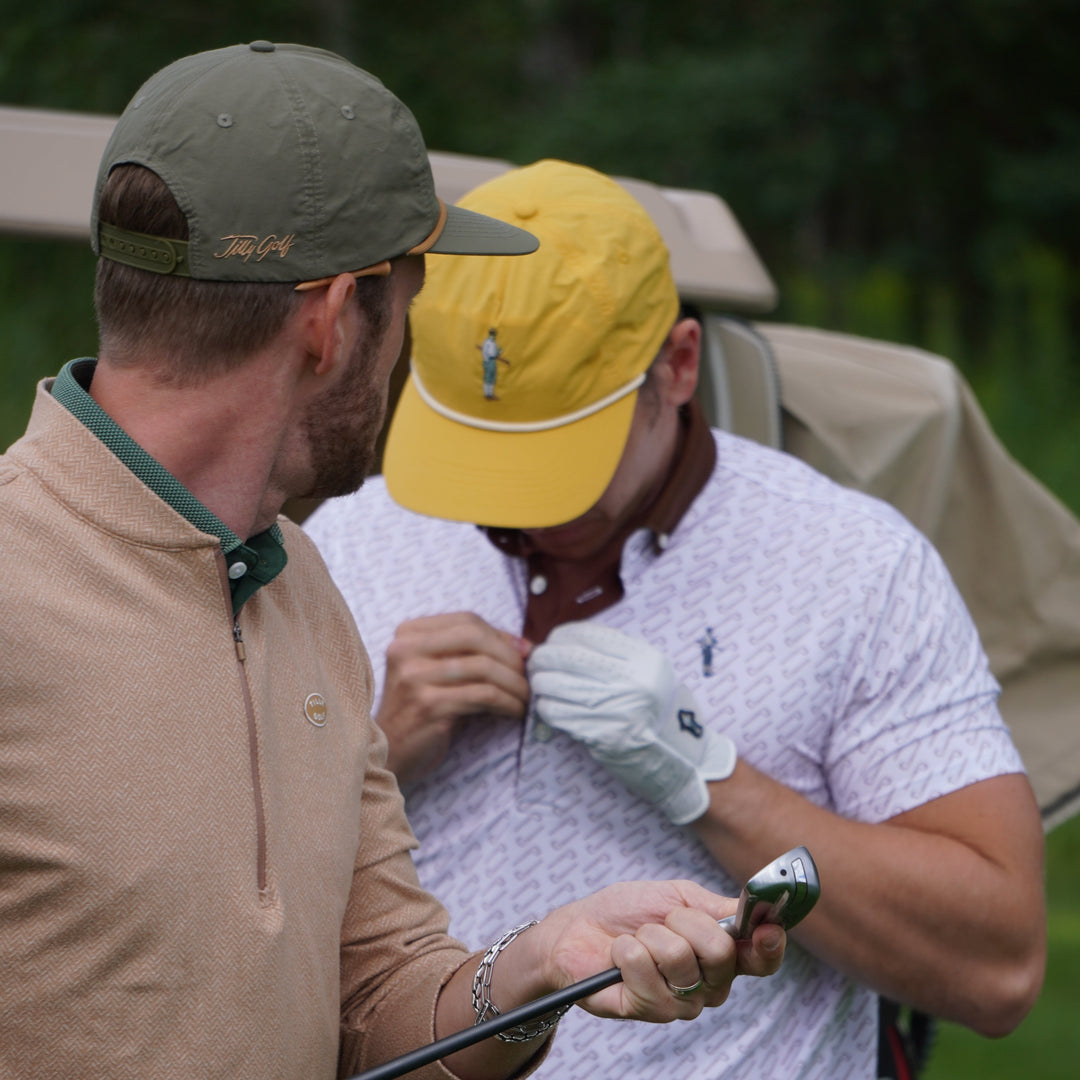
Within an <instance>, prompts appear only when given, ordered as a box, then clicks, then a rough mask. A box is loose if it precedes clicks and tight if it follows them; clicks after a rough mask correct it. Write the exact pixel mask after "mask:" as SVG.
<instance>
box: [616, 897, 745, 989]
mask: <svg viewBox="0 0 1080 1080" xmlns="http://www.w3.org/2000/svg"><path fill="white" fill-rule="evenodd" d="M705 918H706V919H707V918H708V916H705ZM636 937H637V939H638V941H640V942H641V943H642V944H643V945H644V946H645V948H646V949H648V951H649V954H650V955H651V956H652V958H653V962H654V963H655V965H656V967H657V970H658V971H659V972H660V974H661V975H662V976H663V978H664V983H665V988H666V989H667V991H668V993H671V994H674V995H675V996H676V997H680V998H682V997H686V996H688V995H690V994H693V993H697V992H698V991H700V990H701V989H702V988H703V986H704V973H703V971H702V968H701V965H700V964H699V962H698V955H697V953H696V951H695V949H694V946H693V944H692V943H691V942H690V941H688V940H687V939H686V938H685V937H683V936H682V935H681V934H678V933H676V932H675V931H674V930H672V929H671V928H670V927H667V926H660V925H657V924H655V923H650V924H647V925H645V926H643V927H641V929H640V930H639V931H638V932H637V935H636ZM732 966H733V965H732Z"/></svg>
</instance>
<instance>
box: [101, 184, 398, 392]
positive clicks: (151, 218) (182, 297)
mask: <svg viewBox="0 0 1080 1080" xmlns="http://www.w3.org/2000/svg"><path fill="white" fill-rule="evenodd" d="M98 216H99V218H100V220H101V221H103V222H106V223H108V224H110V225H117V226H119V227H120V228H123V229H128V230H130V231H132V232H141V233H148V234H150V235H152V236H163V237H167V238H168V239H173V240H187V239H188V224H187V219H186V217H185V216H184V213H183V211H182V210H181V209H180V206H179V205H178V204H177V202H176V199H175V198H174V197H173V195H172V192H171V191H169V189H168V187H167V186H166V185H165V183H164V181H162V179H161V178H160V177H159V176H158V175H157V174H156V173H154V172H153V171H151V170H150V169H147V168H145V167H144V166H141V165H118V166H117V167H116V168H114V169H113V170H112V172H110V173H109V177H108V179H107V180H106V182H105V184H104V187H103V188H102V192H101V198H100V200H99V203H98ZM303 297H304V294H303V293H300V292H297V291H296V290H295V288H294V286H293V285H292V284H288V283H286V284H281V283H275V282H243V281H199V280H196V279H193V278H187V277H177V276H174V275H166V274H157V273H154V272H153V271H150V270H140V269H138V268H136V267H133V266H127V265H125V264H123V263H119V262H116V261H114V260H112V259H108V258H100V259H99V260H98V266H97V277H96V280H95V284H94V308H95V311H96V313H97V322H98V335H99V339H100V349H101V352H102V353H103V354H105V355H106V356H107V357H108V358H109V360H110V361H111V362H113V363H116V364H119V365H121V366H124V365H129V364H132V363H135V362H137V361H139V360H140V359H141V358H145V357H148V356H149V357H154V358H155V359H156V360H158V361H159V367H158V372H157V373H158V374H159V375H160V376H161V377H163V378H165V379H168V380H169V381H170V382H172V383H175V384H178V385H184V384H187V385H190V384H193V383H199V382H202V381H203V380H205V379H207V378H209V377H212V376H214V375H220V374H223V373H224V372H226V371H228V370H230V369H232V368H235V367H239V366H241V365H242V364H243V363H244V361H245V360H247V359H248V358H249V357H250V356H252V355H253V354H254V353H255V352H256V351H258V350H259V349H261V348H262V347H264V346H265V345H267V344H268V343H269V342H270V341H272V340H273V339H274V337H275V336H276V335H277V334H278V333H280V332H281V330H282V328H283V327H284V325H285V323H286V322H287V321H288V319H289V318H290V316H291V315H293V313H294V312H295V311H297V309H298V308H299V306H300V304H301V303H303ZM356 297H357V301H358V303H359V304H360V306H361V307H362V308H363V310H364V312H365V314H366V316H367V321H368V328H369V335H370V339H371V340H372V341H375V342H377V341H379V340H381V338H382V335H383V333H384V332H385V330H386V327H387V325H388V324H389V319H390V300H391V292H390V288H389V279H388V278H385V277H368V278H359V279H357V282H356Z"/></svg>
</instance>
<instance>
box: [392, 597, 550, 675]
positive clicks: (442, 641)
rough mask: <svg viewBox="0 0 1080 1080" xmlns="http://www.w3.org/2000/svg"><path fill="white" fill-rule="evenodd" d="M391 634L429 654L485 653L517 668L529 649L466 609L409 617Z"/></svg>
mask: <svg viewBox="0 0 1080 1080" xmlns="http://www.w3.org/2000/svg"><path fill="white" fill-rule="evenodd" d="M394 636H395V639H402V640H403V641H407V642H408V643H409V645H410V646H411V647H412V648H413V650H414V651H417V652H423V653H425V654H426V655H429V656H443V655H453V654H455V653H469V652H478V653H486V654H488V655H490V656H492V657H494V658H496V659H499V660H501V661H502V662H503V663H505V664H507V665H509V666H511V667H521V666H522V661H523V656H524V655H525V654H527V653H528V651H529V648H530V646H529V644H528V642H526V641H525V640H524V639H523V638H520V637H517V636H516V635H514V634H510V633H507V632H506V631H505V630H499V629H497V628H496V627H494V626H492V625H491V624H490V623H488V622H486V621H485V620H484V619H482V618H480V616H479V615H475V614H473V613H472V612H469V611H457V612H451V613H449V614H445V615H427V616H424V617H422V618H419V619H410V620H408V621H407V622H403V623H402V624H401V625H400V626H399V627H398V628H397V630H396V631H395V635H394Z"/></svg>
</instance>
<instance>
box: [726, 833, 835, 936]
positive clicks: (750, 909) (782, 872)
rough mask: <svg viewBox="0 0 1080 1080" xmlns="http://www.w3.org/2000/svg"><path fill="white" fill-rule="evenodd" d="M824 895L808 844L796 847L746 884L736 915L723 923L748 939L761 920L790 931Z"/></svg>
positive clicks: (732, 934)
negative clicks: (807, 847) (807, 848)
mask: <svg viewBox="0 0 1080 1080" xmlns="http://www.w3.org/2000/svg"><path fill="white" fill-rule="evenodd" d="M820 895H821V883H820V881H819V880H818V872H817V866H815V865H814V860H813V858H811V856H810V852H809V851H807V850H806V848H804V847H797V848H792V849H791V850H790V851H788V852H785V853H784V854H783V855H781V856H780V857H779V858H778V859H773V861H772V862H771V863H769V865H768V866H764V867H762V868H761V869H760V870H759V871H758V872H757V873H756V874H755V875H754V876H753V877H752V878H750V880H749V881H748V882H747V883H746V884H745V885H744V886H743V889H742V892H741V893H739V906H738V908H737V909H736V911H735V914H734V915H729V916H728V917H727V918H726V919H721V920H720V925H721V926H722V927H723V928H724V929H725V930H726V931H727V932H728V933H729V934H730V935H731V936H732V937H733V938H735V939H737V940H738V939H740V938H748V937H750V935H751V934H752V933H753V932H754V927H755V926H759V925H760V924H761V923H776V924H777V925H778V926H782V927H783V928H784V929H785V930H790V929H791V928H792V927H793V926H795V924H796V923H799V922H801V921H802V920H803V919H804V918H805V917H806V916H807V915H808V914H809V913H810V909H811V908H812V907H813V906H814V905H815V904H816V903H817V900H818V897H819V896H820Z"/></svg>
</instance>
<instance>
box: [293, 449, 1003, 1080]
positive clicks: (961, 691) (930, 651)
mask: <svg viewBox="0 0 1080 1080" xmlns="http://www.w3.org/2000/svg"><path fill="white" fill-rule="evenodd" d="M714 437H715V439H716V441H717V464H716V467H715V469H714V471H713V475H712V476H711V478H710V479H709V480H708V482H707V483H706V485H705V487H704V488H703V490H702V491H701V493H700V494H699V496H698V497H697V499H696V500H695V501H694V502H693V504H692V505H691V506H690V508H689V510H688V511H687V512H686V514H685V516H684V517H683V519H682V521H681V522H680V523H679V526H678V527H677V529H676V530H675V531H674V532H673V533H672V535H671V537H670V542H669V544H668V546H667V548H666V549H665V550H664V551H663V552H662V553H660V554H658V553H657V552H656V551H655V548H654V545H653V544H652V543H651V537H650V536H648V535H647V534H646V533H645V532H644V531H642V532H638V533H635V534H633V535H632V536H631V537H630V539H629V540H628V541H627V544H626V546H625V548H624V552H623V559H622V567H621V576H622V579H623V584H624V586H625V590H626V595H625V596H624V598H623V599H622V600H621V601H619V602H618V603H617V604H615V605H614V606H613V607H610V608H608V609H607V610H605V611H603V612H601V613H600V614H599V615H597V616H595V619H596V620H597V621H599V622H601V623H604V624H606V625H609V626H613V627H616V628H617V629H619V630H622V631H624V632H626V633H628V634H634V635H636V636H639V637H641V638H644V639H645V640H647V641H649V642H650V643H651V644H652V645H654V646H656V647H657V648H659V649H662V650H663V651H664V652H666V653H667V655H668V656H669V657H670V658H671V660H672V662H673V663H674V665H675V667H676V669H677V671H678V672H679V675H680V676H681V678H682V680H683V681H684V682H685V683H686V684H687V686H688V687H689V688H690V689H691V691H692V692H693V693H694V695H695V697H696V698H697V700H698V702H699V703H700V705H701V706H702V714H703V716H704V718H705V722H706V723H708V724H710V725H712V726H713V727H714V728H716V729H717V730H721V731H724V732H726V733H727V734H728V735H729V736H731V738H732V739H734V741H735V743H736V745H737V747H738V750H739V754H740V755H741V756H742V757H743V758H744V759H745V760H746V761H748V762H750V763H751V764H752V765H754V766H755V767H756V768H758V769H760V770H761V771H763V772H765V773H767V774H768V775H770V776H772V777H774V778H775V779H777V780H779V781H780V782H781V783H783V784H786V785H787V786H788V787H790V788H792V789H794V790H795V791H797V792H798V793H799V794H801V795H803V796H805V797H806V798H807V799H809V800H810V801H811V802H813V803H815V804H816V805H818V806H821V807H825V808H827V809H829V810H832V811H834V812H835V813H837V814H840V815H842V816H844V817H848V818H852V819H855V820H859V821H865V822H881V821H884V820H885V819H887V818H889V817H892V816H893V815H895V814H899V813H902V812H904V811H906V810H910V809H912V808H913V807H916V806H919V805H921V804H923V803H925V802H927V801H929V800H931V799H934V798H937V797H938V796H941V795H944V794H947V793H949V792H952V791H955V790H957V789H959V788H961V787H964V786H966V785H968V784H971V783H974V782H976V781H979V780H984V779H988V778H990V777H994V776H998V775H1002V774H1005V773H1011V772H1020V771H1022V769H1023V766H1022V763H1021V761H1020V758H1019V756H1018V754H1017V752H1016V750H1015V748H1014V747H1013V745H1012V742H1011V739H1010V737H1009V734H1008V731H1007V730H1006V728H1005V726H1004V724H1003V722H1002V720H1001V718H1000V715H999V713H998V710H997V706H996V698H997V692H998V687H997V684H996V683H995V681H994V679H993V677H992V676H991V674H990V673H989V670H988V668H987V662H986V658H985V656H984V654H983V651H982V648H981V646H980V644H979V640H978V637H977V634H976V631H975V628H974V626H973V624H972V622H971V619H970V617H969V615H968V613H967V611H966V609H965V607H964V604H963V602H962V600H961V599H960V597H959V595H958V593H957V592H956V589H955V587H954V586H953V584H952V581H951V580H950V578H949V575H948V572H947V571H946V570H945V568H944V566H943V564H942V562H941V560H940V559H939V557H938V556H937V554H936V552H935V551H934V550H933V549H932V547H931V546H930V545H929V543H928V542H927V541H926V540H925V539H924V538H923V537H922V536H921V535H920V534H919V533H918V532H916V531H915V530H914V529H913V528H912V527H911V526H910V525H909V524H908V523H907V522H906V521H905V520H904V519H903V518H902V517H901V516H900V515H899V514H898V513H897V512H896V511H894V510H893V509H892V508H891V507H889V506H887V505H886V504H884V503H881V502H879V501H877V500H874V499H871V498H868V497H866V496H864V495H861V494H859V493H856V492H853V491H849V490H847V489H844V488H841V487H839V486H837V485H836V484H834V483H832V482H831V481H829V480H827V479H826V478H824V477H823V476H821V475H819V474H818V473H816V472H814V471H813V470H812V469H810V468H809V467H807V466H806V465H804V464H803V463H801V462H799V461H797V460H796V459H794V458H792V457H790V456H788V455H785V454H781V453H777V452H775V451H771V450H768V449H766V448H764V447H761V446H759V445H757V444H756V443H752V442H748V441H745V440H742V439H738V438H736V437H734V436H731V435H727V434H723V433H719V432H714ZM306 528H307V530H308V532H309V533H310V534H311V536H312V537H313V539H314V540H315V542H316V544H317V545H318V547H319V549H320V550H321V552H322V554H323V557H324V558H325V559H326V561H327V564H328V566H329V569H330V572H331V574H332V575H333V577H334V579H335V581H336V582H337V584H338V585H339V587H340V588H341V590H342V592H343V593H344V594H345V598H346V600H347V602H348V604H349V606H350V607H351V609H352V611H353V614H354V616H355V618H356V620H357V623H358V624H359V626H360V631H361V633H362V635H363V637H364V640H365V642H366V644H367V646H368V649H369V651H370V653H371V659H372V663H373V665H374V667H375V672H376V678H377V681H378V684H379V686H380V687H381V684H382V678H383V675H384V670H385V652H386V646H387V645H388V643H389V642H390V640H391V638H392V637H393V634H394V630H395V628H396V627H397V626H398V624H399V623H401V622H402V621H404V620H406V619H410V618H416V617H419V616H423V615H435V614H440V613H444V612H451V611H473V612H475V613H476V614H478V615H480V616H481V617H482V618H484V619H486V620H487V621H488V622H489V623H491V624H492V625H493V626H496V627H499V628H500V629H503V630H507V631H509V632H511V633H514V634H517V633H520V630H521V626H522V620H523V617H524V610H525V597H526V587H527V581H526V572H525V567H524V563H523V562H522V561H521V560H516V559H512V558H508V557H506V556H504V555H502V554H501V553H500V552H499V551H498V550H497V549H496V548H495V547H494V546H493V545H492V544H491V543H490V542H489V541H488V540H487V538H486V536H485V535H484V534H483V533H482V532H481V530H479V529H477V528H476V527H475V526H472V525H462V524H459V523H452V522H444V521H437V520H434V519H431V518H425V517H422V516H419V515H416V514H412V513H409V512H408V511H405V510H402V509H401V508H399V507H398V506H396V504H394V503H393V501H392V500H391V499H390V498H389V496H388V495H387V494H386V490H385V487H384V485H383V483H382V481H381V480H380V479H375V480H372V481H369V483H368V484H367V485H366V486H365V487H364V488H363V489H362V490H361V491H360V492H358V493H357V494H356V495H353V496H348V497H346V498H343V499H338V500H334V501H333V502H330V503H327V504H325V505H324V506H323V507H322V508H321V509H320V510H319V511H318V512H317V513H316V514H315V515H314V516H313V517H312V518H311V519H310V520H309V522H308V523H307V525H306ZM406 798H407V809H408V813H409V818H410V821H411V823H412V825H413V828H414V830H415V831H416V834H417V837H418V839H419V841H420V848H419V851H418V853H417V859H416V861H417V866H418V869H419V873H420V878H421V880H422V881H423V883H424V885H425V886H426V887H427V888H429V889H430V890H431V891H432V892H434V893H435V895H437V896H438V897H439V898H440V899H441V900H442V901H443V903H445V904H446V906H447V907H448V909H449V911H450V915H451V924H450V929H451V932H452V933H454V934H455V935H456V936H457V937H459V938H461V939H462V940H464V941H465V942H466V944H468V945H469V946H470V947H477V948H478V947H481V946H484V945H486V944H487V943H489V942H490V941H491V940H493V939H494V938H496V937H498V936H499V934H501V933H502V932H503V931H505V930H506V929H508V928H510V927H512V926H515V925H517V924H518V923H521V922H524V921H526V920H527V919H529V918H538V917H541V916H543V915H544V914H545V913H546V912H547V911H549V910H550V909H551V908H553V907H555V906H557V905H559V904H562V903H565V902H567V901H570V900H573V899H576V898H578V897H580V896H582V895H584V894H586V893H589V892H592V891H594V890H596V889H599V888H602V887H603V886H605V885H607V884H610V883H611V882H615V881H623V880H636V879H666V878H691V879H693V880H695V881H698V882H700V883H701V884H702V885H704V886H706V887H708V888H711V889H714V890H715V891H717V892H722V893H726V894H728V895H735V894H736V893H737V892H738V888H739V885H740V884H741V883H739V882H736V881H734V880H732V878H731V877H730V876H729V875H728V874H727V873H726V872H725V871H724V869H723V868H722V867H721V866H719V865H718V864H717V863H716V862H715V861H714V860H713V858H712V857H711V856H710V854H709V852H708V851H707V850H706V849H705V847H704V846H703V845H702V844H701V842H700V841H699V840H698V839H697V837H696V836H695V834H694V833H693V832H692V831H691V830H690V829H688V828H679V827H677V826H674V825H672V824H671V823H670V822H668V821H667V819H666V818H665V817H664V816H663V815H662V814H661V813H660V812H659V811H658V810H656V809H655V808H654V807H652V806H650V805H648V804H647V803H645V802H643V801H641V800H640V799H638V798H637V797H636V796H634V795H633V794H632V793H631V792H629V791H627V790H626V789H625V788H624V787H623V786H622V785H621V784H619V782H618V781H617V780H615V779H614V778H613V777H612V776H611V775H610V774H608V773H607V771H606V770H604V768H603V767H602V766H600V765H599V764H597V763H596V762H594V761H593V759H592V758H591V757H590V756H589V754H588V752H587V751H586V750H585V749H584V748H583V747H582V746H580V745H579V744H576V743H575V742H573V741H572V740H571V739H570V738H568V737H567V736H565V735H563V734H562V733H560V732H554V731H552V730H551V729H549V728H547V727H546V726H545V725H543V724H541V725H536V724H535V723H534V722H533V721H532V720H529V721H527V722H525V723H524V724H522V723H517V722H512V721H508V720H505V719H501V718H496V717H492V716H476V717H472V718H470V719H468V720H466V721H464V722H463V724H462V726H461V728H460V730H459V733H458V734H457V736H456V737H455V739H454V741H453V743H452V746H451V749H450V753H449V755H448V757H447V759H446V761H445V762H444V763H443V764H442V766H441V767H440V768H439V769H438V770H437V771H436V772H435V773H433V774H431V775H430V776H428V777H426V778H425V779H423V780H422V781H420V782H419V783H417V784H415V785H413V786H411V787H410V788H407V789H406ZM825 887H826V888H827V884H826V886H825ZM876 1054H877V998H876V996H875V995H874V994H873V993H872V992H871V991H869V990H867V989H865V988H863V987H861V986H859V985H857V984H856V983H854V982H852V981H851V980H850V979H848V978H846V977H844V976H842V975H841V974H839V973H838V972H836V971H835V970H833V969H832V968H830V967H828V966H827V965H825V964H824V963H822V962H821V961H819V960H817V959H816V958H815V957H814V956H812V955H811V954H810V953H809V952H807V951H805V950H803V949H802V948H800V947H799V946H798V945H796V944H795V943H790V944H789V947H788V952H787V956H786V958H785V961H784V965H783V967H782V969H781V971H780V973H779V974H777V975H775V976H773V977H771V978H768V979H751V978H743V979H737V980H736V982H735V984H734V986H733V988H732V993H731V996H730V998H729V1000H728V1002H727V1003H726V1004H725V1005H723V1006H722V1007H720V1008H718V1009H714V1010H707V1011H706V1012H705V1013H704V1014H702V1015H701V1016H700V1017H699V1018H698V1019H697V1020H695V1021H693V1022H692V1023H680V1022H676V1023H673V1024H668V1025H652V1024H630V1023H617V1022H613V1021H610V1020H600V1019H597V1018H594V1017H591V1016H589V1015H588V1014H586V1013H584V1012H583V1011H582V1010H580V1009H574V1010H571V1012H570V1013H569V1014H568V1015H567V1017H566V1018H565V1019H564V1020H563V1021H562V1023H561V1024H560V1031H559V1034H558V1036H557V1037H556V1039H555V1042H554V1046H553V1049H552V1052H551V1054H550V1056H549V1057H548V1059H547V1061H546V1062H545V1063H544V1064H543V1065H542V1066H541V1067H540V1069H539V1070H538V1072H537V1073H536V1075H537V1076H538V1077H540V1078H542V1080H543V1078H548V1080H597V1078H602V1080H625V1078H627V1077H633V1078H634V1080H671V1078H672V1077H673V1076H695V1077H699V1078H709V1080H719V1078H723V1080H733V1078H736V1077H746V1078H754V1080H760V1077H762V1076H788V1077H800V1078H814V1080H856V1078H857V1080H869V1078H872V1077H874V1075H875V1072H876Z"/></svg>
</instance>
